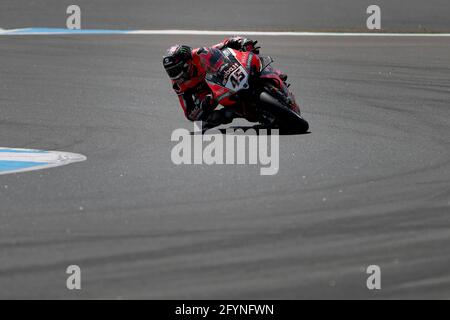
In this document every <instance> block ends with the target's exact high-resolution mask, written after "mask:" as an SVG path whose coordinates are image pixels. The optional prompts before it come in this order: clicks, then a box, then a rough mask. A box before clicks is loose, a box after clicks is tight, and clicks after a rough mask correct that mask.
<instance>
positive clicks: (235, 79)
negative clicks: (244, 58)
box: [230, 69, 245, 89]
mask: <svg viewBox="0 0 450 320" xmlns="http://www.w3.org/2000/svg"><path fill="white" fill-rule="evenodd" d="M244 79H245V74H244V72H243V71H242V69H238V70H236V72H235V73H233V75H232V76H231V77H230V81H231V85H232V86H233V88H234V89H236V88H238V87H239V85H240V84H241V82H242V81H244Z"/></svg>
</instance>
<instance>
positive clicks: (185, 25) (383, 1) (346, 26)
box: [0, 0, 450, 32]
mask: <svg viewBox="0 0 450 320" xmlns="http://www.w3.org/2000/svg"><path fill="white" fill-rule="evenodd" d="M74 3H76V4H77V5H79V6H80V7H81V11H82V26H83V28H84V29H195V30H197V29H199V30H204V29H206V30H224V29H225V30H230V29H232V30H269V31H272V30H282V31H286V30H293V31H348V30H350V31H367V29H366V19H367V17H368V15H367V14H366V10H367V7H368V6H369V5H372V4H377V5H379V6H380V7H381V15H382V28H383V29H384V30H385V31H391V32H397V31H403V32H404V31H409V32H424V31H436V32H448V31H450V19H449V18H450V4H449V2H448V0H427V1H424V0H408V1H405V0H377V1H372V0H339V1H335V0H277V1H273V0H249V1H242V0H184V1H179V0H127V1H122V0H95V1H92V0H77V1H73V0H34V1H29V0H2V1H1V2H0V28H3V29H7V28H24V27H53V28H65V27H66V19H67V15H66V8H67V7H68V6H69V5H71V4H74Z"/></svg>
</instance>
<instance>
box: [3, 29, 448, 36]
mask: <svg viewBox="0 0 450 320" xmlns="http://www.w3.org/2000/svg"><path fill="white" fill-rule="evenodd" d="M103 34H105V35H108V34H109V35H111V34H117V35H127V34H131V35H174V36H180V35H198V36H215V35H221V36H229V35H245V36H272V37H450V33H369V32H368V33H363V32H359V33H356V32H293V31H237V30H235V31H233V30H217V31H214V30H204V31H203V30H129V31H125V30H87V29H86V30H67V32H65V30H64V29H54V30H52V29H45V31H39V30H38V29H34V28H27V29H14V30H4V29H0V36H1V35H4V36H7V35H24V36H28V35H103Z"/></svg>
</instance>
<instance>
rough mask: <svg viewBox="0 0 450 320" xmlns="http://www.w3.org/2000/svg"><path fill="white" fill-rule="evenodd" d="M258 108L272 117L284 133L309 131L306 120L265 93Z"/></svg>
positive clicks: (260, 98)
mask: <svg viewBox="0 0 450 320" xmlns="http://www.w3.org/2000/svg"><path fill="white" fill-rule="evenodd" d="M258 108H259V109H260V110H261V111H263V112H264V113H268V114H269V115H272V116H273V118H274V120H275V124H276V125H277V126H278V127H279V128H280V129H281V130H283V131H289V132H296V133H306V132H308V130H309V124H308V122H307V121H306V120H305V119H303V118H302V117H301V116H300V115H299V114H297V113H296V112H294V111H292V110H291V109H290V108H289V107H287V106H285V105H284V104H283V103H281V102H280V101H279V100H278V99H276V98H274V97H272V96H271V95H270V94H269V93H267V92H265V91H263V92H262V93H261V94H260V95H259V103H258Z"/></svg>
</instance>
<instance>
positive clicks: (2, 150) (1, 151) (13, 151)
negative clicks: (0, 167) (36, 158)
mask: <svg viewBox="0 0 450 320" xmlns="http://www.w3.org/2000/svg"><path fill="white" fill-rule="evenodd" d="M0 153H48V151H41V150H20V149H0Z"/></svg>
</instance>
